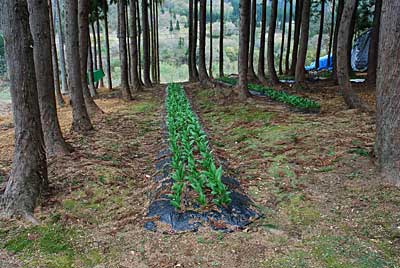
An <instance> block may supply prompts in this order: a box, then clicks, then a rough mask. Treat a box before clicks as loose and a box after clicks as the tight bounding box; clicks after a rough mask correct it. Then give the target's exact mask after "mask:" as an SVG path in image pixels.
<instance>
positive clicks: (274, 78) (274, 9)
mask: <svg viewBox="0 0 400 268" xmlns="http://www.w3.org/2000/svg"><path fill="white" fill-rule="evenodd" d="M306 1H307V0H306ZM277 16H278V0H272V6H271V21H270V22H269V29H268V51H267V61H268V73H269V82H270V83H271V84H272V85H277V84H279V78H278V75H277V74H276V69H275V53H274V47H275V42H274V40H275V30H276V19H277Z"/></svg>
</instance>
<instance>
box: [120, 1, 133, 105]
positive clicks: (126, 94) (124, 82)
mask: <svg viewBox="0 0 400 268" xmlns="http://www.w3.org/2000/svg"><path fill="white" fill-rule="evenodd" d="M118 40H119V60H120V67H121V93H122V97H123V98H124V99H125V100H128V101H130V100H132V95H131V91H130V90H129V81H128V79H129V78H128V55H127V49H126V24H125V8H124V1H123V0H118Z"/></svg>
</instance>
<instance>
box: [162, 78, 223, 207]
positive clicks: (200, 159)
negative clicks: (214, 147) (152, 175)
mask: <svg viewBox="0 0 400 268" xmlns="http://www.w3.org/2000/svg"><path fill="white" fill-rule="evenodd" d="M166 111H167V131H168V141H169V146H170V149H171V153H172V159H171V168H172V170H173V173H172V179H173V181H174V183H173V185H172V193H171V194H170V195H169V198H170V199H171V204H172V205H173V206H174V207H176V208H177V209H181V207H182V202H183V200H182V194H183V193H184V191H185V189H186V190H189V189H192V190H193V191H194V192H195V193H196V196H197V198H196V201H197V203H198V204H199V205H201V206H203V207H205V206H207V193H210V194H211V196H212V198H213V199H212V202H213V203H214V204H216V205H229V203H230V202H231V198H230V192H229V191H228V188H227V187H226V185H224V183H223V182H222V180H221V179H222V168H221V167H218V168H217V167H216V165H215V163H214V158H213V156H212V153H211V150H210V146H209V144H208V140H207V136H206V134H205V132H204V131H203V130H202V129H201V126H200V123H199V120H198V119H197V117H196V115H195V114H194V113H193V111H192V109H191V107H190V103H189V101H188V99H187V97H186V95H185V93H184V90H183V88H182V86H181V85H178V84H170V85H168V88H167V99H166ZM188 187H189V188H188Z"/></svg>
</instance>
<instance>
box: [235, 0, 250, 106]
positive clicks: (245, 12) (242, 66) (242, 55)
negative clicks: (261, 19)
mask: <svg viewBox="0 0 400 268" xmlns="http://www.w3.org/2000/svg"><path fill="white" fill-rule="evenodd" d="M239 5H240V28H239V61H238V70H239V81H238V85H237V92H238V94H239V98H240V99H243V100H244V99H247V98H248V97H250V96H251V95H250V92H249V90H248V88H247V83H248V82H247V74H248V68H249V65H248V64H249V37H250V36H249V35H250V34H249V32H250V3H249V1H248V0H240V3H239Z"/></svg>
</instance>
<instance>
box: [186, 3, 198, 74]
mask: <svg viewBox="0 0 400 268" xmlns="http://www.w3.org/2000/svg"><path fill="white" fill-rule="evenodd" d="M193 1H194V0H189V19H188V20H189V21H188V22H189V36H188V39H189V55H188V71H189V81H190V82H193V81H195V80H196V79H195V76H194V73H193V64H194V63H193V55H192V54H193V38H192V36H193Z"/></svg>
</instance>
